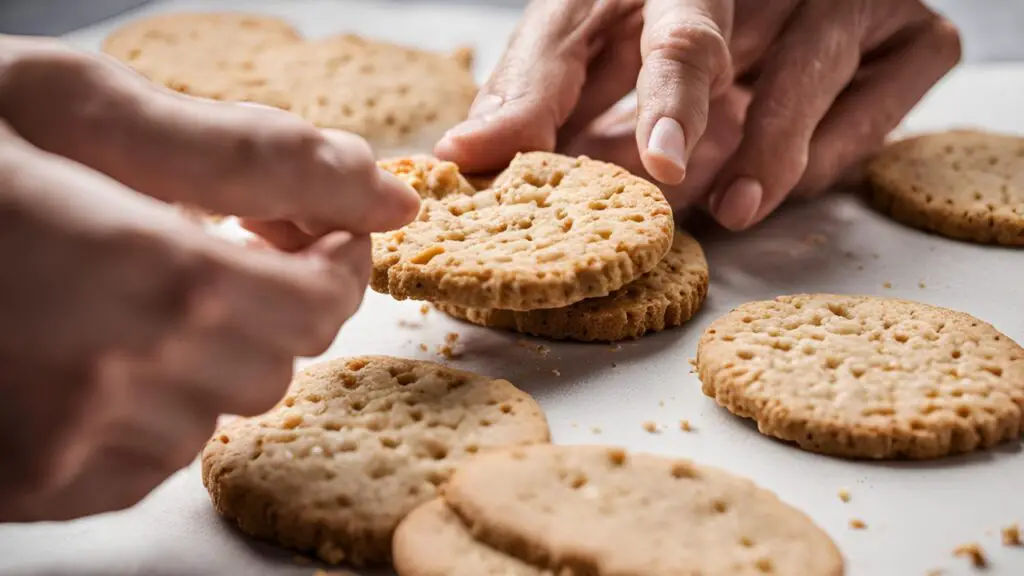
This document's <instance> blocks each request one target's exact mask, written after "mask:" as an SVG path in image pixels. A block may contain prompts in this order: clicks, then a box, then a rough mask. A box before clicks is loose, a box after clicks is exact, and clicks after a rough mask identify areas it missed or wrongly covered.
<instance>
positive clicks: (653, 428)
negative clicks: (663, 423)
mask: <svg viewBox="0 0 1024 576" xmlns="http://www.w3.org/2000/svg"><path fill="white" fill-rule="evenodd" d="M644 430H647V432H648V433H650V434H657V433H658V425H657V424H655V423H654V422H651V421H650V420H648V421H647V422H644Z"/></svg>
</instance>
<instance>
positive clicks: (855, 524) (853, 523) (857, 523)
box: [850, 518, 868, 530]
mask: <svg viewBox="0 0 1024 576" xmlns="http://www.w3.org/2000/svg"><path fill="white" fill-rule="evenodd" d="M867 527H868V525H867V524H865V523H864V521H863V520H860V519H858V518H854V519H852V520H850V528H853V529H854V530H863V529H865V528H867Z"/></svg>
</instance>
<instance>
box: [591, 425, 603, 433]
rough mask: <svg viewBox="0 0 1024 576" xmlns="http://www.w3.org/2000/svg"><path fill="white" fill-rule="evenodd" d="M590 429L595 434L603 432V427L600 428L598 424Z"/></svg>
mask: <svg viewBox="0 0 1024 576" xmlns="http://www.w3.org/2000/svg"><path fill="white" fill-rule="evenodd" d="M590 431H591V432H592V433H593V434H600V433H601V432H602V430H601V428H600V427H598V426H594V427H593V428H591V429H590Z"/></svg>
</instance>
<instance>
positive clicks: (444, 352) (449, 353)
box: [437, 344, 462, 360]
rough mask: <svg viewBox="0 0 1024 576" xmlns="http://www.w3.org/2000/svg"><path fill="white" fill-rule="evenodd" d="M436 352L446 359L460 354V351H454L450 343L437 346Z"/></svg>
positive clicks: (451, 358)
mask: <svg viewBox="0 0 1024 576" xmlns="http://www.w3.org/2000/svg"><path fill="white" fill-rule="evenodd" d="M437 353H438V355H439V356H444V357H445V358H447V359H448V360H453V359H455V358H458V357H459V356H461V355H462V354H461V353H459V352H456V351H455V348H454V347H452V346H451V345H450V344H445V345H443V346H438V347H437Z"/></svg>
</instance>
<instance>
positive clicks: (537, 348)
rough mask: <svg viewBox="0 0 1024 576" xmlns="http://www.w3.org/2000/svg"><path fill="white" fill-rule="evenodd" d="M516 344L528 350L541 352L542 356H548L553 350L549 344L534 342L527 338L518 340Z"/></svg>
mask: <svg viewBox="0 0 1024 576" xmlns="http://www.w3.org/2000/svg"><path fill="white" fill-rule="evenodd" d="M516 346H519V347H520V348H526V349H527V350H532V351H534V352H536V353H537V354H539V355H540V356H541V357H542V358H547V355H548V354H549V353H550V352H551V349H550V348H548V347H547V346H545V345H543V344H533V343H532V342H530V341H529V340H527V339H525V338H520V339H518V340H516Z"/></svg>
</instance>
